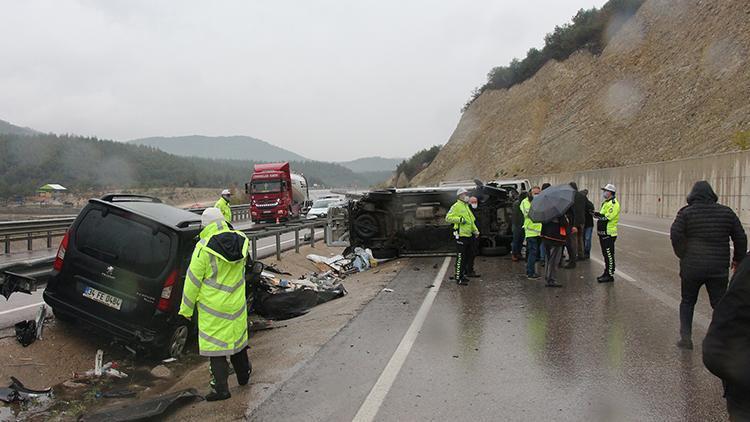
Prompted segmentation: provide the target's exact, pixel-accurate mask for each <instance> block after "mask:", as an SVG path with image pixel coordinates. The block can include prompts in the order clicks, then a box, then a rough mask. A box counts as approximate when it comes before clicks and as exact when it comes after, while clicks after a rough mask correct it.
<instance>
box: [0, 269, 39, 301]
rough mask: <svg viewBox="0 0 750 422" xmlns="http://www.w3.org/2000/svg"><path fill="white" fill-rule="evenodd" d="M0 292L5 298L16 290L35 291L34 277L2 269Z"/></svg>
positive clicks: (8, 297) (29, 292) (22, 291)
mask: <svg viewBox="0 0 750 422" xmlns="http://www.w3.org/2000/svg"><path fill="white" fill-rule="evenodd" d="M0 275H2V277H0V294H1V295H3V296H5V299H6V300H8V299H10V295H11V294H13V293H16V292H20V293H26V294H29V295H30V294H31V293H32V292H35V291H36V279H34V278H31V277H26V276H24V275H21V274H16V273H12V272H10V271H3V272H2V273H0Z"/></svg>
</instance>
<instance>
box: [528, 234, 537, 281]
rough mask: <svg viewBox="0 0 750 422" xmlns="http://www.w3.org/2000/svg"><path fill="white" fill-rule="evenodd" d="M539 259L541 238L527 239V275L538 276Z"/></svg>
mask: <svg viewBox="0 0 750 422" xmlns="http://www.w3.org/2000/svg"><path fill="white" fill-rule="evenodd" d="M538 259H539V237H527V238H526V275H529V276H530V275H534V274H536V261H537V260H538Z"/></svg>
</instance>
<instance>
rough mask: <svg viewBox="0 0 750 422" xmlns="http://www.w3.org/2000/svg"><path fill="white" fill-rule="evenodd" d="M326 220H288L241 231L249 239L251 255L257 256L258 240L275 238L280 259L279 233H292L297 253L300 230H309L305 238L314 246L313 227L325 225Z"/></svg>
mask: <svg viewBox="0 0 750 422" xmlns="http://www.w3.org/2000/svg"><path fill="white" fill-rule="evenodd" d="M327 224H328V223H327V222H326V221H325V220H310V221H301V222H290V223H287V224H284V225H279V226H269V227H260V228H250V229H245V230H242V232H243V233H245V235H246V236H247V238H248V239H250V247H251V249H252V255H251V256H252V257H254V258H257V257H258V240H260V239H265V238H268V237H275V238H276V244H275V246H276V259H277V260H279V261H280V260H281V252H282V249H283V248H282V247H281V235H283V234H286V233H294V251H295V252H297V253H299V247H300V243H301V242H300V232H307V231H308V230H309V232H310V237H309V239H305V241H306V242H309V244H310V247H312V248H314V247H315V229H316V228H321V227H326V226H327Z"/></svg>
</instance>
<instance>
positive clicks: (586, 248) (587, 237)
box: [583, 227, 594, 256]
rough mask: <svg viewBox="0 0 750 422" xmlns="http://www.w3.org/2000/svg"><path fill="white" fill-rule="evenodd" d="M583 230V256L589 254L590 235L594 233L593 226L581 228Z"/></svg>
mask: <svg viewBox="0 0 750 422" xmlns="http://www.w3.org/2000/svg"><path fill="white" fill-rule="evenodd" d="M583 232H584V237H583V251H584V252H583V253H584V255H585V256H591V236H592V235H593V233H594V228H593V227H586V228H585V229H583Z"/></svg>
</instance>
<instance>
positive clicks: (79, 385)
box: [62, 380, 86, 390]
mask: <svg viewBox="0 0 750 422" xmlns="http://www.w3.org/2000/svg"><path fill="white" fill-rule="evenodd" d="M62 386H63V387H65V388H71V389H74V390H75V389H77V388H84V387H86V384H83V383H80V382H75V381H71V380H68V381H65V382H64V383H62Z"/></svg>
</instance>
